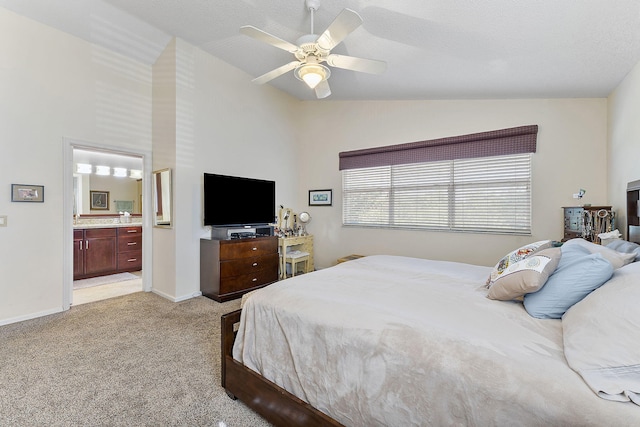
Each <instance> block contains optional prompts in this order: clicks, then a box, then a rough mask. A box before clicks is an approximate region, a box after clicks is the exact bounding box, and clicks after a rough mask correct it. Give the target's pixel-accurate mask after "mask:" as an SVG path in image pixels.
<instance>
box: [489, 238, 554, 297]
mask: <svg viewBox="0 0 640 427" xmlns="http://www.w3.org/2000/svg"><path fill="white" fill-rule="evenodd" d="M550 247H551V240H540V241H539V242H534V243H529V244H528V245H524V246H521V247H519V248H518V249H516V250H514V251H511V252H509V253H508V254H506V255H505V256H503V257H502V258H501V259H500V261H498V262H497V263H496V265H495V266H494V267H493V270H491V274H489V277H488V278H487V287H488V288H490V287H491V285H493V283H494V282H495V281H496V280H498V278H499V277H500V276H501V275H502V273H503V272H504V271H505V270H506V269H507V268H509V266H510V265H512V264H515V263H516V262H518V261H522V260H523V259H525V258H526V257H528V256H531V255H533V254H535V253H536V252H538V251H541V250H543V249H547V248H550Z"/></svg>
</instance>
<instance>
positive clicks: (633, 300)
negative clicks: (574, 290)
mask: <svg viewBox="0 0 640 427" xmlns="http://www.w3.org/2000/svg"><path fill="white" fill-rule="evenodd" d="M639 301H640V263H634V264H630V265H627V266H625V267H622V268H619V269H618V270H616V271H615V272H614V274H613V277H612V278H611V279H610V280H609V281H608V282H607V283H605V284H604V285H603V286H601V287H600V288H598V289H596V290H595V291H593V292H592V293H591V294H589V295H588V296H587V297H586V298H584V299H583V300H582V301H580V302H579V303H577V304H575V305H574V306H573V307H571V308H570V309H569V310H568V311H567V312H566V313H565V314H564V316H563V317H562V331H563V339H564V354H565V357H566V359H567V362H568V363H569V366H571V368H572V369H573V370H574V371H576V372H577V373H579V374H580V375H581V376H582V378H583V379H584V380H585V382H586V383H587V384H588V385H589V387H591V389H592V390H593V391H594V392H595V393H596V394H597V395H598V396H600V397H602V398H604V399H608V400H617V401H623V402H624V401H627V402H628V401H633V402H634V403H636V404H638V405H640V315H638V304H639Z"/></svg>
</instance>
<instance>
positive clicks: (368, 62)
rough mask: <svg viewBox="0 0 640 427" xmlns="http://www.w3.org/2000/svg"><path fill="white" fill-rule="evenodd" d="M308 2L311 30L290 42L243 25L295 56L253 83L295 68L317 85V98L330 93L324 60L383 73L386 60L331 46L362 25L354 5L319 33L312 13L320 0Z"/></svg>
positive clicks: (247, 32)
mask: <svg viewBox="0 0 640 427" xmlns="http://www.w3.org/2000/svg"><path fill="white" fill-rule="evenodd" d="M305 4H306V6H307V9H309V12H310V14H311V34H306V35H304V36H302V37H300V38H299V39H298V40H297V41H296V44H293V43H289V42H288V41H286V40H282V39H281V38H278V37H276V36H274V35H271V34H269V33H267V32H265V31H263V30H260V29H258V28H256V27H254V26H251V25H245V26H243V27H241V28H240V32H241V33H242V34H244V35H247V36H249V37H253V38H254V39H256V40H260V41H262V42H265V43H268V44H270V45H272V46H275V47H277V48H279V49H282V50H286V51H287V52H290V53H292V54H293V55H294V56H295V58H296V59H295V61H291V62H289V63H288V64H285V65H283V66H281V67H278V68H276V69H275V70H271V71H269V72H268V73H266V74H263V75H261V76H260V77H257V78H255V79H253V80H252V81H253V82H254V83H257V84H263V83H267V82H268V81H270V80H273V79H275V78H276V77H279V76H281V75H283V74H285V73H287V72H289V71H291V70H293V73H294V75H295V76H296V78H298V79H299V80H302V81H304V82H305V83H306V84H307V86H309V88H311V89H314V90H315V92H316V96H317V97H318V98H326V97H327V96H329V95H331V88H330V87H329V82H328V79H329V76H330V75H331V70H330V69H329V67H327V66H325V65H323V64H322V63H323V62H326V63H327V64H328V65H330V66H332V67H336V68H343V69H345V70H351V71H360V72H364V73H370V74H380V73H382V72H384V71H385V70H386V68H387V63H386V62H384V61H378V60H375V59H364V58H356V57H354V56H346V55H338V54H335V53H331V49H333V48H334V47H335V46H337V45H338V44H339V43H340V42H342V40H344V39H345V38H346V37H347V36H348V35H349V34H350V33H351V32H352V31H354V30H355V29H356V28H358V27H359V26H360V25H362V18H361V17H360V15H358V14H357V13H356V12H354V11H353V10H351V9H343V10H342V12H340V14H338V16H337V17H336V18H335V19H334V21H333V22H332V23H331V24H330V25H329V27H328V28H327V29H326V30H325V31H324V32H323V33H322V34H320V35H317V34H314V29H313V15H314V12H315V11H316V10H318V7H320V0H306V1H305Z"/></svg>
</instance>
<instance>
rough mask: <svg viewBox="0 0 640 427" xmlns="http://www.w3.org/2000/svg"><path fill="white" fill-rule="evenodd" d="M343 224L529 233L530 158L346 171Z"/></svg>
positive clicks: (432, 163) (524, 156) (486, 159)
mask: <svg viewBox="0 0 640 427" xmlns="http://www.w3.org/2000/svg"><path fill="white" fill-rule="evenodd" d="M342 177H343V188H342V197H343V224H344V225H354V226H371V227H390V228H412V229H416V228H423V229H431V230H447V231H473V232H490V233H514V234H530V233H531V154H530V153H526V154H514V155H506V156H496V157H480V158H471V159H458V160H446V161H439V162H427V163H411V164H402V165H391V166H379V167H369V168H360V169H345V170H343V171H342Z"/></svg>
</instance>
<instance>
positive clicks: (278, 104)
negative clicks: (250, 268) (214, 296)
mask: <svg viewBox="0 0 640 427" xmlns="http://www.w3.org/2000/svg"><path fill="white" fill-rule="evenodd" d="M167 51H169V52H167ZM167 51H165V53H163V55H162V58H163V59H162V61H165V60H167V58H169V59H168V61H169V62H171V61H173V64H172V65H171V64H170V65H171V66H173V67H174V68H175V78H174V82H173V83H171V82H169V83H168V85H169V86H171V85H173V87H174V88H175V89H174V91H175V94H174V98H175V103H174V105H175V110H173V111H171V109H170V108H165V109H163V112H162V113H160V112H159V113H157V116H156V110H155V108H156V107H157V106H158V104H157V103H156V100H155V93H156V92H155V87H156V85H157V79H156V76H157V75H158V76H159V75H162V76H165V77H166V76H171V72H170V70H169V68H170V66H169V65H167V64H164V65H161V64H160V63H157V64H156V65H155V66H154V168H163V167H173V169H174V190H175V191H174V215H173V227H174V228H173V230H154V288H155V287H156V283H158V282H157V280H162V281H163V283H164V282H167V283H166V285H167V286H164V285H161V290H162V293H163V294H165V296H169V297H171V298H172V299H175V300H182V299H185V298H189V297H191V296H193V295H194V294H197V293H198V292H199V290H200V238H201V237H203V236H206V235H209V234H210V230H209V228H208V227H204V226H203V218H202V199H203V194H202V191H203V174H204V173H205V172H210V173H220V174H226V175H237V176H245V177H252V178H260V179H269V180H275V181H276V188H277V203H278V204H289V203H290V202H291V201H292V200H293V199H294V198H295V188H296V187H297V175H296V170H297V165H296V144H297V142H296V139H295V133H294V131H293V129H294V126H295V125H296V123H297V122H296V120H295V117H296V114H297V113H296V111H295V110H294V106H295V105H297V101H294V100H293V99H292V98H290V97H289V96H287V95H285V94H283V93H282V92H280V91H277V90H275V89H273V88H270V87H268V86H256V85H254V84H252V83H251V81H250V80H251V78H250V76H249V75H247V74H245V73H243V72H241V71H239V70H238V69H236V68H234V67H231V66H229V65H228V64H226V63H224V62H222V61H220V60H219V59H216V58H214V57H212V56H211V55H209V54H207V53H205V52H204V51H202V50H200V49H198V48H195V47H193V46H191V45H189V44H188V43H186V42H185V41H183V40H180V39H177V40H175V41H174V42H172V44H170V46H169V47H168V48H167ZM162 69H165V70H167V71H166V72H163V71H162ZM169 80H171V79H169ZM165 92H169V90H168V89H167V90H166V91H165ZM164 111H168V115H167V116H166V117H164V116H163V117H162V120H163V123H162V124H157V123H156V120H155V118H156V117H158V118H160V117H161V115H162V114H164ZM171 114H173V118H170V117H168V116H170V115H171ZM156 130H158V131H159V132H162V134H158V135H156ZM170 134H171V136H172V138H173V139H171V138H170V136H169V135H170ZM157 140H158V141H159V140H163V141H164V142H162V143H161V144H159V145H158V146H157V145H156V141H157ZM157 147H158V149H162V150H168V151H170V152H171V150H173V151H172V152H171V153H169V154H167V153H164V154H162V156H163V157H164V158H165V161H164V162H161V161H160V160H158V159H157V158H156V153H157V152H158V150H157ZM171 155H173V156H174V157H173V158H171ZM173 161H175V164H173V163H172V162H173ZM220 208H221V209H224V206H221V207H220ZM171 234H173V240H171V241H166V242H165V241H164V240H159V239H157V237H161V238H162V239H165V238H166V239H169V237H167V236H169V235H171ZM160 235H162V236H160ZM166 239H165V240H166ZM172 245H173V246H172ZM169 247H171V248H169ZM165 248H167V249H168V250H167V251H166V252H164V253H160V251H164V250H165ZM160 259H162V260H160ZM160 277H162V278H160ZM171 286H173V288H171ZM170 288H171V289H170ZM154 290H155V289H154Z"/></svg>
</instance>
